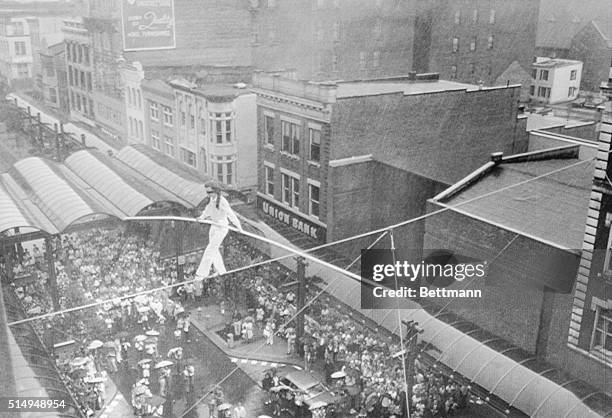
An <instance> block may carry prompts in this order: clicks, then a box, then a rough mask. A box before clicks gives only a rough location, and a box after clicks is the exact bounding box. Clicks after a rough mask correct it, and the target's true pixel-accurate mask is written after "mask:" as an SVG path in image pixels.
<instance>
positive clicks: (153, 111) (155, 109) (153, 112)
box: [150, 102, 159, 120]
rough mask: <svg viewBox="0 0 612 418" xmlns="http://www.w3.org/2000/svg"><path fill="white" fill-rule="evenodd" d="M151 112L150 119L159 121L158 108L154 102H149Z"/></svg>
mask: <svg viewBox="0 0 612 418" xmlns="http://www.w3.org/2000/svg"><path fill="white" fill-rule="evenodd" d="M150 110H151V119H153V120H159V106H158V105H157V103H155V102H151V105H150Z"/></svg>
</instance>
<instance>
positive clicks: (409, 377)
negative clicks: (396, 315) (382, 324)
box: [402, 321, 423, 401]
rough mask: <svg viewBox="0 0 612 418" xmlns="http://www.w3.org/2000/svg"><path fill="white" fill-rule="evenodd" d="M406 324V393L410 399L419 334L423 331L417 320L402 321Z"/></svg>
mask: <svg viewBox="0 0 612 418" xmlns="http://www.w3.org/2000/svg"><path fill="white" fill-rule="evenodd" d="M402 322H403V324H404V325H406V328H407V331H406V336H405V337H404V346H405V350H406V354H405V363H404V368H405V370H406V385H407V386H408V387H407V388H406V394H407V396H408V400H409V401H410V400H411V399H412V387H413V386H414V371H415V370H414V361H415V360H416V357H417V345H418V336H419V334H420V333H422V332H423V330H422V329H421V328H419V323H418V322H416V321H402Z"/></svg>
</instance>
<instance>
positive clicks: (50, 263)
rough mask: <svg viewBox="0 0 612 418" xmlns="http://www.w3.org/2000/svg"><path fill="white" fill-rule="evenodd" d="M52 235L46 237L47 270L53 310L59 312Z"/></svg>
mask: <svg viewBox="0 0 612 418" xmlns="http://www.w3.org/2000/svg"><path fill="white" fill-rule="evenodd" d="M51 239H52V237H51V235H48V236H46V237H45V255H46V257H47V270H48V273H49V288H50V290H51V300H52V301H53V310H54V311H59V310H60V304H59V293H58V291H57V277H56V275H55V261H54V260H53V243H52V242H51Z"/></svg>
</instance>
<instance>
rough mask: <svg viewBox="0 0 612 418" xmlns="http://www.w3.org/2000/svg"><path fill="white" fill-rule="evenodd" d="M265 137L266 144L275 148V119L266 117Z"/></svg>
mask: <svg viewBox="0 0 612 418" xmlns="http://www.w3.org/2000/svg"><path fill="white" fill-rule="evenodd" d="M264 135H265V142H266V144H268V145H272V146H274V118H273V117H272V116H264Z"/></svg>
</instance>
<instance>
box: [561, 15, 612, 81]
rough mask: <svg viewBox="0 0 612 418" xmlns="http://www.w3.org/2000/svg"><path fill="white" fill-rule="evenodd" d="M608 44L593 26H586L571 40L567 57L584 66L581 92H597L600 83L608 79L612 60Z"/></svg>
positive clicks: (611, 50) (611, 51) (611, 48)
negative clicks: (580, 62)
mask: <svg viewBox="0 0 612 418" xmlns="http://www.w3.org/2000/svg"><path fill="white" fill-rule="evenodd" d="M609 42H610V41H606V40H604V39H602V37H601V33H600V32H599V31H598V30H597V29H596V28H595V27H594V26H593V24H589V25H587V26H586V27H585V28H584V29H583V30H581V31H580V32H578V33H577V34H576V36H574V38H573V39H572V42H571V44H570V48H569V51H568V53H567V56H568V57H571V59H575V60H579V61H582V62H583V64H584V66H583V71H582V84H581V87H580V88H581V90H585V91H591V92H599V86H600V85H601V83H602V82H604V81H606V80H607V79H608V74H609V72H610V60H611V59H612V47H611V46H610V45H609Z"/></svg>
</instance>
